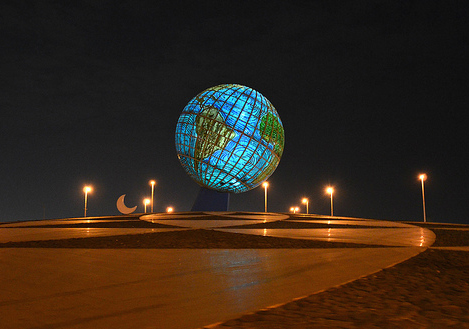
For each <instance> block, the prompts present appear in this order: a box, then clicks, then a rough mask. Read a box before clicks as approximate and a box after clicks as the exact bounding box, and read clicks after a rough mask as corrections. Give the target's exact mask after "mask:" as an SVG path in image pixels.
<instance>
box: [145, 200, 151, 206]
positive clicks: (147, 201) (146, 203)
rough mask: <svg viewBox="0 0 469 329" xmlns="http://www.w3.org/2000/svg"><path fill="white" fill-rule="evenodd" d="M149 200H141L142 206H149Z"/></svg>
mask: <svg viewBox="0 0 469 329" xmlns="http://www.w3.org/2000/svg"><path fill="white" fill-rule="evenodd" d="M150 202H151V201H150V199H143V204H144V205H149V204H150Z"/></svg>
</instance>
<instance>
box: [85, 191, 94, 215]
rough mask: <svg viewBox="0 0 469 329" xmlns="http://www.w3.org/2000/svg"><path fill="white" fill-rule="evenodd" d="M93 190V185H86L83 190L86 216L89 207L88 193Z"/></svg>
mask: <svg viewBox="0 0 469 329" xmlns="http://www.w3.org/2000/svg"><path fill="white" fill-rule="evenodd" d="M91 191H93V188H92V187H91V186H85V187H84V188H83V192H85V216H84V217H86V210H87V209H88V193H90V192H91Z"/></svg>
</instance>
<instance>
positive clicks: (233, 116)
mask: <svg viewBox="0 0 469 329" xmlns="http://www.w3.org/2000/svg"><path fill="white" fill-rule="evenodd" d="M284 140H285V137H284V131H283V125H282V122H281V121H280V117H279V115H278V113H277V111H276V110H275V108H274V107H273V106H272V104H271V103H270V102H269V100H268V99H267V98H265V97H264V96H263V95H262V94H260V93H259V92H257V91H255V90H254V89H251V88H249V87H245V86H241V85H237V84H225V85H219V86H216V87H212V88H209V89H207V90H204V91H203V92H201V93H200V94H198V95H197V96H195V97H194V98H193V99H192V100H191V101H190V102H189V103H188V104H187V105H186V107H185V108H184V110H183V111H182V114H181V116H180V117H179V120H178V123H177V126H176V150H177V155H178V158H179V160H180V162H181V164H182V166H183V167H184V169H185V171H186V172H187V174H189V176H190V177H192V178H193V179H194V180H195V181H196V182H197V183H198V184H199V185H201V186H202V187H204V188H207V189H211V190H215V191H218V192H234V193H241V192H245V191H249V190H251V189H253V188H255V187H257V186H259V185H260V184H261V183H262V182H263V181H265V180H266V179H267V178H269V176H270V175H272V173H273V172H274V170H275V168H276V167H277V165H278V163H279V161H280V158H281V157H282V153H283V147H284Z"/></svg>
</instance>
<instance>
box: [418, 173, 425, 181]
mask: <svg viewBox="0 0 469 329" xmlns="http://www.w3.org/2000/svg"><path fill="white" fill-rule="evenodd" d="M419 179H420V180H421V181H422V182H424V181H426V180H427V174H420V175H419Z"/></svg>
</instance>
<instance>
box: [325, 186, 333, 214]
mask: <svg viewBox="0 0 469 329" xmlns="http://www.w3.org/2000/svg"><path fill="white" fill-rule="evenodd" d="M326 192H327V193H328V194H330V195H331V216H334V203H333V201H332V195H333V194H334V188H333V187H332V186H329V187H327V188H326Z"/></svg>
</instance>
